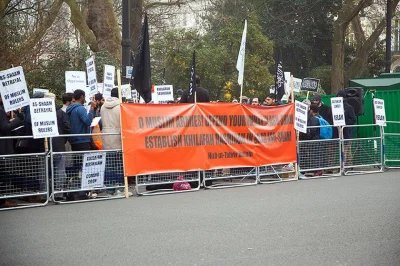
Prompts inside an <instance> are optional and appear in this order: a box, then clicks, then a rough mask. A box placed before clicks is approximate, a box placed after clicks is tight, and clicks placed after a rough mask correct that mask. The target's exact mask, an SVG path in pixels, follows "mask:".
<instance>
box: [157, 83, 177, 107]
mask: <svg viewBox="0 0 400 266" xmlns="http://www.w3.org/2000/svg"><path fill="white" fill-rule="evenodd" d="M154 92H155V94H156V95H157V98H156V99H157V102H158V103H160V104H162V103H168V102H169V101H173V100H174V89H173V86H172V85H161V86H154Z"/></svg>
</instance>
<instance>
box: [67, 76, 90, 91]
mask: <svg viewBox="0 0 400 266" xmlns="http://www.w3.org/2000/svg"><path fill="white" fill-rule="evenodd" d="M76 90H83V91H85V90H86V72H85V71H65V92H74V91H76Z"/></svg>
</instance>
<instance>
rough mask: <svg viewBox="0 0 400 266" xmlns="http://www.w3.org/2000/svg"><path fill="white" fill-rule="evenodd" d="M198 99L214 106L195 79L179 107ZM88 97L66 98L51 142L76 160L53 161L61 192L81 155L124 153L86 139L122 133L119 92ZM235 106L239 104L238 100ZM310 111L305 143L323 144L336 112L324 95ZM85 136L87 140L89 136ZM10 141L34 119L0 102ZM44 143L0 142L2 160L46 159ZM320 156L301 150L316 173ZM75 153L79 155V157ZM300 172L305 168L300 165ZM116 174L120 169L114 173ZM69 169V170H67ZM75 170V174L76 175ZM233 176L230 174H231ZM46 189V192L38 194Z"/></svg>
mask: <svg viewBox="0 0 400 266" xmlns="http://www.w3.org/2000/svg"><path fill="white" fill-rule="evenodd" d="M337 96H338V97H343V98H345V93H344V91H340V92H339V93H338V94H337ZM194 97H196V102H210V97H209V93H208V91H207V90H206V89H204V88H202V87H201V86H200V77H198V76H197V77H196V93H195V95H193V94H192V95H190V91H189V89H187V90H185V91H183V92H182V96H181V97H180V98H178V102H180V103H193V102H194V101H195V100H194ZM32 98H52V99H55V98H56V96H55V95H54V94H52V93H43V92H36V93H34V94H33V96H32ZM85 99H86V95H85V92H84V91H83V90H75V92H74V93H65V94H64V95H62V103H63V105H62V106H57V107H56V117H57V126H58V131H59V134H60V137H56V138H52V140H51V143H49V144H47V143H46V144H47V145H51V149H52V151H53V152H55V153H57V152H58V153H60V152H61V153H62V152H71V153H72V155H71V156H67V155H63V154H56V155H55V156H54V157H53V164H54V167H53V171H54V173H51V174H55V175H57V184H53V185H54V186H56V187H58V188H59V189H63V188H67V185H68V182H69V180H70V176H69V174H70V172H69V171H72V174H73V175H76V174H77V173H78V176H79V175H80V174H81V172H80V171H81V166H79V165H78V166H77V165H76V164H77V162H79V160H80V164H81V163H82V154H83V153H82V152H84V151H89V150H120V149H121V148H122V144H121V136H120V134H115V135H87V134H93V133H120V132H121V125H120V99H119V93H118V89H117V88H114V89H112V91H111V96H110V97H106V98H104V97H103V95H102V94H100V93H98V94H96V95H95V96H94V97H93V98H92V99H91V102H90V103H87V102H86V100H85ZM239 101H240V102H241V103H242V104H249V105H253V106H277V105H281V104H282V103H281V102H280V101H278V100H277V99H276V95H275V94H273V93H272V94H270V95H268V96H267V97H266V98H265V99H264V100H262V99H261V98H260V97H253V98H251V99H249V98H248V97H246V96H242V97H241V98H240V99H239ZM232 102H234V103H238V100H236V99H235V100H233V101H232ZM292 102H293V101H292V99H291V97H289V98H288V103H292ZM305 102H306V103H307V104H308V105H309V117H308V127H310V128H309V129H308V130H307V133H301V134H300V140H318V139H320V135H321V134H320V130H321V129H320V128H318V126H320V125H321V122H320V119H324V120H325V121H326V122H327V123H328V124H329V125H332V124H333V122H332V110H331V108H330V107H329V106H327V105H325V104H324V103H323V102H322V101H321V96H320V95H318V94H317V95H315V96H314V98H313V99H312V100H311V101H308V100H305ZM344 110H345V120H346V125H354V124H355V122H356V116H355V114H354V110H353V108H352V106H351V105H349V104H347V102H346V99H344ZM96 117H101V119H100V120H99V122H98V123H97V124H95V125H92V122H93V120H94V119H95V118H96ZM352 130H353V129H352V128H351V127H347V128H345V129H344V131H343V137H344V138H345V139H349V138H353V131H352ZM66 134H76V135H79V136H71V137H63V135H66ZM85 134H86V135H85ZM338 134H339V132H338V130H337V129H335V128H334V129H333V136H332V138H338ZM7 136H32V126H31V114H30V109H29V106H26V107H24V108H22V109H20V110H17V111H15V112H13V113H10V112H9V113H6V112H5V110H4V107H3V104H2V99H1V97H0V137H7ZM46 144H45V140H44V139H32V138H27V139H19V140H18V139H17V138H16V139H0V154H1V155H11V154H35V153H45V152H46V151H47V150H48V149H49V147H47V148H46ZM314 149H315V150H321V147H317V146H315V147H311V148H310V147H309V148H308V149H307V150H301V151H300V156H301V157H304V156H314V157H315V160H314V161H315V162H313V164H314V165H315V168H320V166H321V164H324V165H325V164H326V162H325V161H322V162H321V160H322V159H321V158H322V157H324V156H323V154H317V153H315V154H312V152H313V150H314ZM73 152H76V154H74V153H73ZM324 152H329V148H327V149H324ZM344 154H345V162H346V163H349V164H351V144H347V145H345V148H344ZM5 164H6V161H5V160H0V176H2V178H1V179H0V193H2V192H4V191H2V187H1V184H2V182H3V183H4V182H8V181H10V180H7V179H6V178H5V177H9V179H12V177H13V173H12V171H10V169H9V168H8V167H7V165H5ZM300 167H301V165H300ZM114 168H115V169H114ZM68 169H69V170H68ZM71 169H72V170H71ZM106 169H111V172H112V170H115V171H114V172H118V171H121V172H122V166H121V169H116V166H115V165H113V164H112V163H111V160H107V161H106ZM228 172H229V169H228ZM313 174H314V175H322V172H321V171H319V170H318V171H315V172H314V173H313ZM38 189H41V188H38ZM107 193H108V194H112V195H115V194H118V193H123V192H121V191H119V190H117V191H116V190H108V191H107ZM59 196H60V197H61V198H62V199H64V200H72V201H75V200H82V199H86V198H87V197H88V194H87V193H84V192H76V193H68V194H67V193H66V194H60V195H59ZM29 200H33V201H35V200H38V201H43V200H45V199H43V198H37V197H36V198H34V199H32V198H29ZM0 205H5V206H12V205H13V203H12V202H11V203H10V202H8V201H5V200H3V201H1V200H0Z"/></svg>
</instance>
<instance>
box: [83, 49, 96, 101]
mask: <svg viewBox="0 0 400 266" xmlns="http://www.w3.org/2000/svg"><path fill="white" fill-rule="evenodd" d="M86 72H87V79H88V80H87V81H88V87H89V96H94V95H95V94H96V93H97V76H96V65H95V63H94V58H93V57H91V58H89V59H88V60H86Z"/></svg>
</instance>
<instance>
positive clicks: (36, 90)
mask: <svg viewBox="0 0 400 266" xmlns="http://www.w3.org/2000/svg"><path fill="white" fill-rule="evenodd" d="M36 92H43V93H49V90H47V89H39V88H34V89H33V94H35V93H36Z"/></svg>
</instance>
